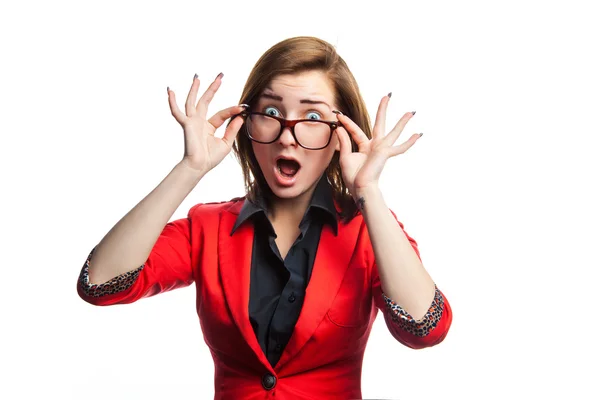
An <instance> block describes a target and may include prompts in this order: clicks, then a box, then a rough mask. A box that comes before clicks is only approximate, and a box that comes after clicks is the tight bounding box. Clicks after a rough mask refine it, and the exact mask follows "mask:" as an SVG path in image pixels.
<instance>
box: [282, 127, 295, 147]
mask: <svg viewBox="0 0 600 400" xmlns="http://www.w3.org/2000/svg"><path fill="white" fill-rule="evenodd" d="M278 141H279V143H280V144H281V145H282V146H296V145H297V143H296V140H295V139H294V135H292V129H291V128H287V127H286V128H283V132H281V136H279V140H278Z"/></svg>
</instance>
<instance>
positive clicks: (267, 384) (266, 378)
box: [262, 372, 277, 390]
mask: <svg viewBox="0 0 600 400" xmlns="http://www.w3.org/2000/svg"><path fill="white" fill-rule="evenodd" d="M276 383H277V379H275V377H274V376H273V375H271V374H270V373H268V372H267V373H266V374H264V375H263V377H262V386H263V387H264V388H265V389H266V390H271V389H273V388H274V387H275V384H276Z"/></svg>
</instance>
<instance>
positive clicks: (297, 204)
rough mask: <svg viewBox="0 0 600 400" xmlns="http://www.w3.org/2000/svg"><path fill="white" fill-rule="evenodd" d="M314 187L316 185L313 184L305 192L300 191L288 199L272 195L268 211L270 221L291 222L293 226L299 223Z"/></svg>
mask: <svg viewBox="0 0 600 400" xmlns="http://www.w3.org/2000/svg"><path fill="white" fill-rule="evenodd" d="M315 188H316V185H313V187H311V188H310V189H309V190H307V191H306V192H305V193H302V194H301V195H300V196H297V197H293V198H289V199H282V198H279V197H277V196H273V197H272V201H271V207H270V209H269V213H268V214H269V220H271V223H290V224H293V226H297V225H299V224H300V221H301V220H302V217H304V213H306V209H307V208H308V205H309V204H310V199H311V198H312V195H313V193H314V192H315Z"/></svg>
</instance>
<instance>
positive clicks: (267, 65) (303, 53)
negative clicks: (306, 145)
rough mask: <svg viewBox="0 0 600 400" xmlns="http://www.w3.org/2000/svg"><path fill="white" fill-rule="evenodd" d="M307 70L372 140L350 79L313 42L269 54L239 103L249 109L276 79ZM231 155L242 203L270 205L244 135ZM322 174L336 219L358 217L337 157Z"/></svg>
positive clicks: (291, 43) (328, 50)
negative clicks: (328, 86) (323, 81)
mask: <svg viewBox="0 0 600 400" xmlns="http://www.w3.org/2000/svg"><path fill="white" fill-rule="evenodd" d="M311 70H318V71H322V72H324V73H325V75H326V76H327V77H328V78H329V79H330V81H331V83H332V86H333V88H334V91H335V103H336V104H337V105H338V106H339V110H340V111H341V112H343V113H344V114H345V115H347V116H348V117H349V118H350V119H352V120H353V121H354V122H355V123H356V124H357V125H358V126H359V127H360V128H361V129H362V130H363V132H365V134H366V135H367V137H368V138H369V139H370V138H371V122H370V119H369V114H368V112H367V108H366V105H365V102H364V100H363V98H362V96H361V95H360V92H359V89H358V84H357V83H356V80H355V79H354V76H353V75H352V73H351V72H350V69H349V68H348V66H347V65H346V62H345V61H344V60H343V59H342V58H341V57H340V56H339V55H338V54H337V52H336V50H335V48H334V47H333V46H332V45H331V44H329V43H327V42H326V41H324V40H321V39H318V38H315V37H310V36H299V37H294V38H290V39H286V40H283V41H281V42H279V43H277V44H275V45H274V46H273V47H271V48H270V49H269V50H267V51H266V52H265V53H264V54H263V55H262V56H261V57H260V59H259V60H258V61H257V62H256V64H255V65H254V68H252V71H251V72H250V75H249V76H248V80H247V81H246V85H245V86H244V90H243V92H242V96H241V98H240V101H239V103H240V104H248V105H250V107H252V106H253V105H254V104H256V102H257V101H258V97H259V96H260V94H261V93H262V91H263V90H264V89H265V87H266V86H267V85H268V84H269V83H270V82H271V80H272V79H273V78H275V77H276V76H278V75H283V74H296V73H301V72H305V71H311ZM244 129H245V126H242V127H241V129H240V133H241V132H243V130H244ZM350 140H351V142H352V150H353V151H356V150H357V145H356V143H355V142H354V140H352V138H351V139H350ZM233 151H234V153H235V155H236V157H237V159H238V161H239V163H240V165H241V166H242V171H243V173H244V183H245V187H246V198H248V200H250V201H255V200H256V197H257V196H259V195H260V196H263V197H264V198H265V199H266V200H267V201H268V200H269V199H270V198H271V196H272V192H271V189H270V188H269V185H268V184H267V182H266V180H265V178H264V175H263V174H262V171H261V169H260V166H259V165H258V162H257V160H256V158H255V156H254V152H253V151H252V143H251V141H250V139H249V138H248V137H247V136H246V135H244V134H239V135H237V137H236V141H235V143H234V145H233ZM325 174H326V175H327V179H328V180H329V183H330V184H331V186H332V188H333V196H334V199H335V201H336V202H337V203H338V205H339V208H340V209H341V211H338V214H339V216H340V217H341V218H342V219H343V220H344V222H347V221H349V220H350V219H352V218H353V217H354V216H355V215H356V213H357V207H356V204H354V201H353V199H352V196H351V195H350V193H349V191H348V189H347V188H346V185H345V184H344V180H343V179H342V169H341V167H340V163H339V152H337V151H336V152H335V154H334V155H333V158H332V159H331V162H330V163H329V166H328V167H327V169H326V170H325ZM253 178H254V179H253Z"/></svg>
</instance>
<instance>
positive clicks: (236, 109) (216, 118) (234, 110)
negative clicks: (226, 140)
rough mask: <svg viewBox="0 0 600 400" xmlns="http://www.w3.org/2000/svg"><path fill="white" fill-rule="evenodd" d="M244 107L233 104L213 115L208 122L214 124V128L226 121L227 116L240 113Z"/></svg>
mask: <svg viewBox="0 0 600 400" xmlns="http://www.w3.org/2000/svg"><path fill="white" fill-rule="evenodd" d="M245 109H246V108H245V107H243V106H233V107H229V108H226V109H224V110H221V111H219V112H218V113H216V114H215V115H213V116H212V117H211V118H210V119H209V120H208V123H209V124H211V125H212V126H214V127H215V129H217V128H218V127H220V126H221V125H223V123H224V122H225V121H227V120H228V119H229V118H231V117H233V116H234V115H236V114H239V113H241V112H242V111H244V110H245Z"/></svg>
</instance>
